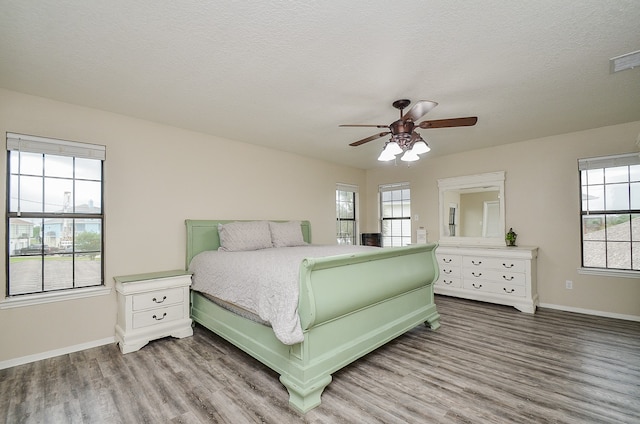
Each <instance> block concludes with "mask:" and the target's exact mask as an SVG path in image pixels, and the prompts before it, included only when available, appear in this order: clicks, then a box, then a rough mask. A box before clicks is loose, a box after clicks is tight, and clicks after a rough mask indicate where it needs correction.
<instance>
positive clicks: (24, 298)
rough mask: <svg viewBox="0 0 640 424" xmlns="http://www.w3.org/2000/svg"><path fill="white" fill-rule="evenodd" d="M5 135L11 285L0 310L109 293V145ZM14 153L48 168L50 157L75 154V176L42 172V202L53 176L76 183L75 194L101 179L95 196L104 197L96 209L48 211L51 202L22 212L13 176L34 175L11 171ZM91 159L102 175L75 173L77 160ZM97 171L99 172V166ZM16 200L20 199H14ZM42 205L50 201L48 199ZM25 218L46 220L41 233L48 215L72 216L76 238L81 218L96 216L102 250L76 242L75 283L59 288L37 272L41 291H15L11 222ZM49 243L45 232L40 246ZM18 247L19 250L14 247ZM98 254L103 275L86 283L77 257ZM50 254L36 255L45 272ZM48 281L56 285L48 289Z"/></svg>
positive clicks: (73, 258) (73, 256)
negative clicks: (84, 247) (37, 157)
mask: <svg viewBox="0 0 640 424" xmlns="http://www.w3.org/2000/svg"><path fill="white" fill-rule="evenodd" d="M6 136H7V149H6V152H7V157H6V165H7V173H6V176H7V185H6V207H5V208H6V209H5V211H6V221H5V231H6V238H5V248H6V253H5V260H6V262H5V263H6V268H5V271H6V285H5V298H4V299H3V300H1V301H0V309H5V308H10V307H17V306H26V305H33V304H39V303H48V302H54V301H58V300H68V299H72V298H83V297H91V296H97V295H102V294H108V293H110V292H111V289H110V288H107V287H106V286H105V258H104V242H105V232H104V228H105V213H104V210H105V209H104V191H105V190H104V188H105V178H104V173H105V159H106V147H105V146H101V145H95V144H88V143H79V142H73V141H66V140H58V139H53V138H46V137H36V136H30V135H24V134H15V133H9V132H8V133H7V134H6ZM12 152H18V155H21V154H22V153H30V154H36V155H42V164H43V167H44V166H46V164H47V159H49V160H56V159H58V160H59V159H60V157H70V158H72V159H71V161H72V162H71V167H72V168H71V169H72V174H71V175H70V176H65V177H56V176H55V175H53V176H52V175H45V173H44V172H43V173H42V176H41V178H42V181H43V188H42V193H40V194H39V195H41V196H42V198H41V200H42V202H44V201H46V199H47V193H46V191H45V181H53V180H57V181H62V182H65V181H66V182H67V183H68V184H71V185H72V187H73V189H72V195H71V196H73V195H75V193H76V192H77V183H80V184H87V183H89V184H91V183H94V184H95V183H99V190H100V193H99V196H100V198H99V199H96V201H98V200H99V202H100V205H99V208H98V207H93V205H89V206H91V208H89V207H87V210H86V211H76V210H75V208H74V210H73V211H72V212H67V211H60V210H55V211H50V210H49V211H47V210H46V206H43V209H42V211H29V210H25V211H22V210H21V209H20V207H16V206H15V205H12V197H13V198H16V197H18V198H21V199H22V197H21V194H20V188H15V187H12V180H13V179H15V178H24V177H25V176H27V177H28V175H29V172H23V171H22V170H21V169H18V171H17V173H16V172H15V167H14V169H12V163H11V161H12ZM86 159H90V160H99V161H100V164H99V168H100V169H99V177H98V176H97V174H96V176H94V177H86V176H85V177H83V176H78V175H77V174H76V172H77V171H78V169H79V168H78V163H79V162H78V160H86ZM67 166H68V165H67ZM44 169H45V168H43V171H44ZM95 170H96V171H97V167H96V169H95ZM14 189H15V190H18V193H17V194H16V193H13V190H14ZM13 201H15V199H14V200H13ZM71 201H72V202H73V201H74V198H73V197H71ZM43 205H45V204H44V203H43ZM89 209H91V210H89ZM93 209H95V210H96V211H95V212H94V211H93ZM21 218H23V219H25V220H33V219H37V220H41V230H40V231H41V232H44V231H45V228H46V225H47V220H49V219H55V220H61V219H63V220H71V222H72V228H74V230H72V231H73V234H72V239H75V237H76V235H77V229H75V225H76V224H77V220H87V219H88V220H94V221H95V225H97V226H99V234H100V241H99V248H98V249H99V250H98V249H89V250H87V251H81V252H79V251H78V250H76V246H74V247H72V249H71V251H70V255H71V261H72V265H71V271H70V272H71V287H56V285H55V279H53V280H47V279H46V277H45V274H44V273H43V272H42V271H41V272H40V275H39V276H38V278H39V280H40V281H39V284H40V289H37V290H33V291H24V292H20V290H16V289H15V286H14V290H13V291H12V289H11V283H12V281H11V276H10V274H11V258H13V257H15V255H12V251H11V241H12V220H16V219H21ZM83 224H84V223H83ZM49 225H52V223H51V222H49ZM60 225H61V224H60ZM31 238H32V235H29V240H28V245H29V246H28V247H30V245H31ZM56 239H58V235H56ZM46 244H47V243H46V242H45V236H44V235H43V236H42V237H41V239H40V244H39V245H38V246H44V245H46ZM56 247H58V246H56ZM13 250H15V248H14V249H13ZM93 252H97V253H96V255H98V254H99V255H100V264H99V267H98V269H99V273H100V275H99V279H96V283H95V284H94V283H93V282H89V284H82V279H81V278H78V276H77V275H76V268H75V264H76V262H75V261H76V260H77V257H76V255H77V254H78V253H83V254H88V255H90V254H91V253H93ZM14 253H15V252H14ZM47 253H50V254H51V255H53V253H51V252H45V251H44V250H43V251H41V252H40V253H38V254H36V255H35V256H40V262H41V263H40V269H41V270H45V269H46V258H47ZM20 256H22V255H20ZM98 281H99V282H98ZM48 283H49V284H51V285H49V286H48V287H47V284H48Z"/></svg>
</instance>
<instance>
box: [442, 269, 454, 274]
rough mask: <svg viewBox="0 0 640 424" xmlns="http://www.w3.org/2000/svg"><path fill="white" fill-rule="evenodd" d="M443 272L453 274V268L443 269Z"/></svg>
mask: <svg viewBox="0 0 640 424" xmlns="http://www.w3.org/2000/svg"><path fill="white" fill-rule="evenodd" d="M442 272H444V273H445V274H451V273H452V272H453V270H452V269H443V270H442Z"/></svg>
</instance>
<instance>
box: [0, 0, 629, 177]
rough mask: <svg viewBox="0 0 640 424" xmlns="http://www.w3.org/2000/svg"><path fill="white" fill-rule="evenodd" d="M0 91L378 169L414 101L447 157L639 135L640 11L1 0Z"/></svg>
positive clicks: (383, 3)
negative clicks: (403, 109)
mask: <svg viewBox="0 0 640 424" xmlns="http://www.w3.org/2000/svg"><path fill="white" fill-rule="evenodd" d="M0 10H1V13H0V87H4V88H7V89H10V90H15V91H20V92H23V93H28V94H34V95H38V96H43V97H48V98H52V99H56V100H60V101H64V102H69V103H75V104H78V105H84V106H89V107H92V108H97V109H102V110H106V111H111V112H116V113H121V114H125V115H130V116H134V117H139V118H143V119H147V120H151V121H156V122H161V123H166V124H169V125H173V126H177V127H182V128H186V129H191V130H195V131H200V132H204V133H208V134H213V135H217V136H222V137H226V138H229V139H233V140H239V141H244V142H248V143H253V144H259V145H264V146H269V147H273V148H275V149H279V150H285V151H290V152H295V153H299V154H302V155H306V156H311V157H316V158H320V159H325V160H329V161H334V162H337V163H342V164H348V165H353V166H357V167H361V168H370V167H374V166H384V165H380V164H379V163H378V162H377V161H376V157H377V155H378V153H379V152H380V150H381V149H382V146H383V144H384V139H379V140H376V141H372V142H370V143H368V144H366V145H363V146H360V147H350V146H349V145H348V144H349V143H350V142H352V141H355V140H358V139H360V138H364V137H366V136H369V135H371V134H374V133H376V132H377V130H376V129H372V128H338V125H339V124H341V123H371V124H389V123H391V122H392V121H394V120H395V119H397V117H398V111H397V110H396V109H393V108H392V107H391V103H392V102H393V101H394V100H396V99H398V98H409V99H412V100H414V101H415V100H420V99H425V100H433V101H436V102H438V103H439V106H438V107H436V108H435V109H434V110H432V111H431V112H429V114H428V115H427V116H426V118H425V119H442V118H454V117H460V116H478V119H479V120H478V124H477V125H476V126H475V127H466V128H451V129H432V130H422V131H421V133H422V135H423V137H424V138H425V139H427V141H428V142H429V144H430V145H431V147H432V152H431V153H429V154H428V155H432V156H437V155H443V154H450V153H454V152H459V151H462V150H469V149H476V148H481V147H487V146H492V145H498V144H504V143H512V142H517V141H521V140H527V139H533V138H538V137H544V136H549V135H554V134H561V133H567V132H572V131H579V130H584V129H589V128H595V127H601V126H606V125H613V124H619V123H624V122H629V121H636V120H640V69H639V68H636V69H632V70H627V71H623V72H619V73H616V74H613V75H612V74H610V73H609V59H610V58H612V57H615V56H618V55H621V54H625V53H628V52H631V51H635V50H640V24H639V22H640V1H638V0H627V1H624V0H608V1H602V0H582V1H578V2H576V1H558V0H535V1H527V2H512V1H506V0H483V1H462V0H456V1H444V0H442V1H426V0H407V1H402V2H391V1H387V0H374V1H345V0H339V1H338V0H329V1H311V0H308V1H275V0H272V1H261V2H257V1H254V2H251V1H218V2H214V1H195V0H182V1H169V0H137V1H129V0H110V1H102V0H0Z"/></svg>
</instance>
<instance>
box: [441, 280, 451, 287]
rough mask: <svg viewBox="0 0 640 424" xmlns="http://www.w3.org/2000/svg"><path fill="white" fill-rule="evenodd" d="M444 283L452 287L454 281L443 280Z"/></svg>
mask: <svg viewBox="0 0 640 424" xmlns="http://www.w3.org/2000/svg"><path fill="white" fill-rule="evenodd" d="M442 282H443V283H445V284H446V285H447V286H448V285H450V284H451V283H453V281H451V280H449V281H447V280H442Z"/></svg>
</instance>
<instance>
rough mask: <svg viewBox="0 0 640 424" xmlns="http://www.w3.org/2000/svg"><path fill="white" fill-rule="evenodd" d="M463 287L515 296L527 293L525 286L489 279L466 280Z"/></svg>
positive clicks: (475, 290)
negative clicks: (494, 281) (495, 281)
mask: <svg viewBox="0 0 640 424" xmlns="http://www.w3.org/2000/svg"><path fill="white" fill-rule="evenodd" d="M463 288H464V289H467V290H469V291H474V292H483V293H492V294H504V295H509V296H514V297H524V296H525V295H526V289H525V286H514V285H511V284H500V283H493V282H489V281H473V280H466V279H465V280H464V282H463Z"/></svg>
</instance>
